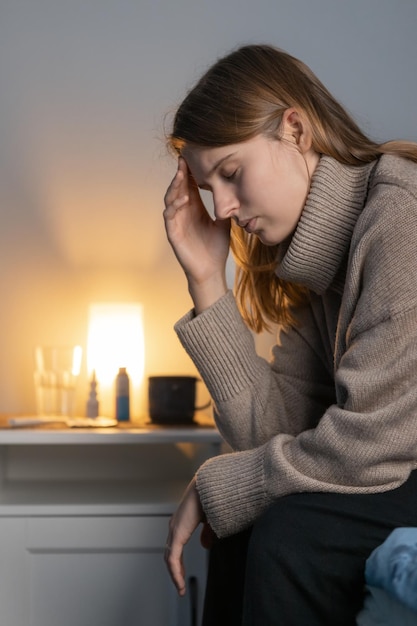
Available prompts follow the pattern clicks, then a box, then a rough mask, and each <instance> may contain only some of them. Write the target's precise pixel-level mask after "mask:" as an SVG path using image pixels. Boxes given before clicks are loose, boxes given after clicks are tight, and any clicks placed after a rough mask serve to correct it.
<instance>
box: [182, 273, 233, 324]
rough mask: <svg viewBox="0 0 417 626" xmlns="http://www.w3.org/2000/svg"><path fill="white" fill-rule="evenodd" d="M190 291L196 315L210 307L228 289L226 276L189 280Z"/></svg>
mask: <svg viewBox="0 0 417 626" xmlns="http://www.w3.org/2000/svg"><path fill="white" fill-rule="evenodd" d="M188 291H189V293H190V296H191V298H192V300H193V303H194V311H195V314H196V315H199V314H200V313H202V312H203V311H204V310H205V309H208V308H210V307H211V306H212V305H213V304H214V303H215V302H217V300H220V298H222V297H223V296H224V295H225V294H226V293H227V291H228V287H227V283H226V277H225V276H224V277H223V276H222V277H212V278H210V279H207V280H205V281H203V282H194V281H189V282H188Z"/></svg>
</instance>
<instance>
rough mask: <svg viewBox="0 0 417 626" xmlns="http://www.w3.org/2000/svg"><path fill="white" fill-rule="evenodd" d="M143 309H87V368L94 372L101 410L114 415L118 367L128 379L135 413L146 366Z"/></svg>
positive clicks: (97, 306)
mask: <svg viewBox="0 0 417 626" xmlns="http://www.w3.org/2000/svg"><path fill="white" fill-rule="evenodd" d="M144 344H145V342H144V331H143V310H142V306H141V305H140V304H130V303H129V304H124V303H103V304H92V305H91V306H90V312H89V326H88V341H87V369H88V373H89V376H90V378H91V375H92V372H93V371H95V375H96V379H97V381H98V385H99V390H98V391H99V399H100V413H101V414H103V415H111V416H114V396H113V393H114V382H115V379H116V376H117V373H118V371H119V368H120V367H125V368H126V370H127V373H128V375H129V378H130V396H131V399H130V403H131V416H132V417H134V416H135V414H136V415H137V413H138V410H139V409H138V395H139V391H140V387H141V385H142V381H143V375H144V367H145V345H144Z"/></svg>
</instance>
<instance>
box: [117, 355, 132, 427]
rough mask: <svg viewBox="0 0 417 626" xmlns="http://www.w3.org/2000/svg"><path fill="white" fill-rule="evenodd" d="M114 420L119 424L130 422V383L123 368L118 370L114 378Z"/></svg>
mask: <svg viewBox="0 0 417 626" xmlns="http://www.w3.org/2000/svg"><path fill="white" fill-rule="evenodd" d="M116 419H117V421H119V422H128V421H129V420H130V381H129V376H128V375H127V372H126V368H125V367H120V368H119V373H118V374H117V377H116Z"/></svg>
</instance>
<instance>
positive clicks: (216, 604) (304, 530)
mask: <svg viewBox="0 0 417 626" xmlns="http://www.w3.org/2000/svg"><path fill="white" fill-rule="evenodd" d="M400 526H417V471H415V472H413V473H412V474H411V476H410V478H409V479H408V481H407V482H406V483H405V484H404V485H402V486H401V487H399V488H398V489H395V490H392V491H388V492H384V493H379V494H371V495H345V494H334V493H301V494H294V495H290V496H286V497H283V498H281V499H279V500H277V501H276V503H274V504H273V505H272V506H271V507H270V508H269V509H268V510H267V511H266V512H265V513H264V514H263V515H262V516H261V517H260V518H259V519H258V520H257V521H256V523H255V524H254V526H253V528H251V529H249V530H247V531H244V532H242V533H239V534H238V535H234V536H232V537H228V538H226V539H221V540H218V541H217V542H216V543H215V544H214V545H213V547H212V548H211V550H210V561H209V572H208V581H207V589H206V600H205V607H204V618H203V626H327V625H329V626H330V625H331V626H335V625H337V626H354V624H355V616H356V614H357V613H358V611H359V610H360V608H361V606H362V602H363V593H364V584H365V581H364V568H365V561H366V559H367V558H368V556H369V555H370V553H371V552H372V550H373V549H374V548H376V547H377V546H378V545H380V544H381V543H382V542H383V541H384V540H385V539H386V537H387V536H388V535H389V534H390V532H391V531H392V530H393V529H394V528H397V527H400Z"/></svg>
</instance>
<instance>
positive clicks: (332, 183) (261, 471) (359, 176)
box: [176, 156, 417, 537]
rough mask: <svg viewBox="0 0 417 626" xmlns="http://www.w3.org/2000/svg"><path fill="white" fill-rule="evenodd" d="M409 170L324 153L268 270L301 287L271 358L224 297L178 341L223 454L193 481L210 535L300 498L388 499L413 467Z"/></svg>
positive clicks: (415, 174) (185, 324)
mask: <svg viewBox="0 0 417 626" xmlns="http://www.w3.org/2000/svg"><path fill="white" fill-rule="evenodd" d="M416 233H417V166H416V165H415V164H413V163H411V162H409V161H406V160H404V159H400V158H398V157H393V156H383V157H381V159H379V161H378V162H374V163H372V164H369V165H364V166H362V167H350V166H345V165H341V164H340V163H338V162H336V161H335V160H333V159H332V158H330V157H322V158H321V160H320V163H319V165H318V167H317V168H316V171H315V173H314V177H313V181H312V185H311V190H310V194H309V197H308V199H307V202H306V206H305V208H304V210H303V213H302V216H301V219H300V221H299V224H298V226H297V229H296V232H295V233H294V236H293V239H292V241H291V243H290V245H289V247H288V249H287V250H286V251H285V254H284V256H283V259H282V261H281V262H280V264H279V267H278V268H277V273H278V275H279V276H281V277H282V278H285V279H286V280H288V281H292V282H295V283H299V284H302V285H305V286H306V287H308V289H309V290H310V293H311V299H310V302H309V304H308V305H307V306H305V307H302V308H301V309H300V310H299V311H298V312H297V317H298V322H299V323H298V326H297V327H296V328H295V329H291V330H288V331H285V332H281V333H280V335H279V337H278V341H277V346H276V347H275V348H274V350H273V354H272V357H271V362H269V363H268V362H267V361H266V360H264V359H262V358H260V357H259V356H258V355H257V354H256V350H255V346H254V341H253V337H252V334H251V333H250V331H249V330H248V329H247V328H246V326H245V324H244V323H243V321H242V319H241V317H240V315H239V313H238V310H237V307H236V304H235V300H234V297H233V294H232V293H231V292H229V293H228V294H227V295H225V296H224V297H223V298H221V299H220V300H219V301H218V302H216V303H215V304H214V305H213V306H212V307H210V308H209V309H208V310H206V311H204V312H203V313H202V314H200V315H198V316H197V317H195V316H194V314H193V312H192V311H190V312H189V313H187V315H185V316H184V317H183V318H182V319H181V320H180V321H179V322H178V323H177V324H176V331H177V333H178V336H179V338H180V340H181V342H182V344H183V346H184V348H185V349H186V350H187V352H188V353H189V355H190V356H191V358H192V359H193V360H194V362H195V364H196V366H197V368H198V370H199V371H200V373H201V376H202V378H203V379H204V381H205V382H206V384H207V386H208V388H209V391H210V393H211V395H212V397H213V400H214V403H215V416H216V421H217V425H218V428H219V430H220V432H221V433H222V435H223V437H224V438H225V440H226V441H227V442H228V443H229V444H230V446H231V447H232V449H233V452H231V453H228V454H225V455H221V456H219V457H215V458H213V459H210V460H208V461H207V462H206V463H205V464H204V465H203V466H202V467H201V468H200V469H199V471H198V472H197V488H198V491H199V494H200V498H201V502H202V505H203V508H204V511H205V513H206V515H207V519H208V520H209V522H210V524H211V526H212V528H213V530H214V531H215V532H216V534H217V535H218V536H219V537H223V536H227V535H230V534H233V533H235V532H238V531H239V530H242V529H243V528H245V527H247V526H249V525H250V524H252V523H253V522H254V521H255V520H256V519H257V517H259V515H261V514H262V512H263V511H264V510H265V509H266V508H267V507H268V506H269V505H270V504H271V503H272V502H273V501H274V500H275V499H276V498H279V497H282V496H285V495H287V494H290V493H294V492H300V491H310V492H313V491H332V492H342V493H370V492H378V491H385V490H389V489H393V488H395V487H397V486H399V485H400V484H401V483H403V482H404V481H405V480H406V478H407V477H408V475H409V473H410V471H411V470H412V469H414V468H416V467H417V384H416V383H415V381H414V377H415V375H416V373H417V259H416V250H417V245H416V243H417V242H416V237H417V236H416Z"/></svg>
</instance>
